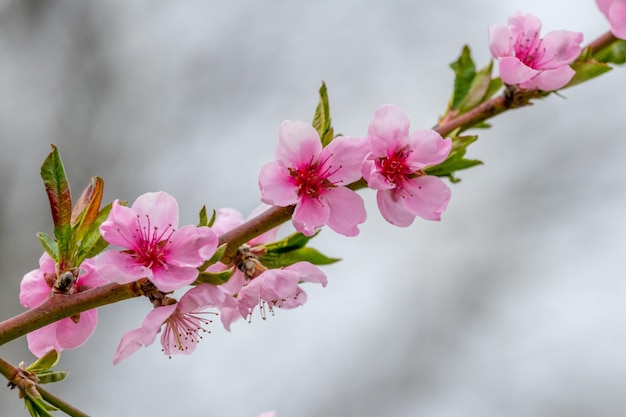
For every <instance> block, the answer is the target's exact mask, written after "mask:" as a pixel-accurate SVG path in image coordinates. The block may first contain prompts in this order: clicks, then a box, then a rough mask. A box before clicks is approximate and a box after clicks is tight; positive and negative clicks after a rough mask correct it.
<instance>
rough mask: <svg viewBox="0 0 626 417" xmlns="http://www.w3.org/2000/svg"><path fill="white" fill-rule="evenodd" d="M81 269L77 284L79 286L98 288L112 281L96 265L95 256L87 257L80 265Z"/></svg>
mask: <svg viewBox="0 0 626 417" xmlns="http://www.w3.org/2000/svg"><path fill="white" fill-rule="evenodd" d="M80 270H81V272H80V275H79V276H78V279H77V280H76V285H78V286H79V287H89V288H97V287H101V286H103V285H106V284H108V283H110V282H111V280H110V279H108V278H107V277H106V276H104V275H102V272H101V271H100V270H99V269H98V268H97V267H96V264H95V261H94V258H89V259H86V260H85V261H84V262H83V263H82V264H81V265H80Z"/></svg>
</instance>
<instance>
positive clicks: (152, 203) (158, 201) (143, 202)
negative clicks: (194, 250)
mask: <svg viewBox="0 0 626 417" xmlns="http://www.w3.org/2000/svg"><path fill="white" fill-rule="evenodd" d="M131 209H132V210H133V211H134V212H135V213H136V214H137V215H139V219H140V221H141V222H142V225H146V226H147V224H145V223H144V219H145V217H146V216H148V217H149V218H150V225H149V227H151V228H154V227H156V228H158V229H161V230H165V229H167V228H168V226H171V227H173V228H177V227H178V203H177V202H176V199H175V198H174V197H172V196H171V195H169V194H168V193H166V192H163V191H159V192H156V193H146V194H143V195H141V196H139V197H137V199H136V200H135V202H134V203H133V206H132V207H131Z"/></svg>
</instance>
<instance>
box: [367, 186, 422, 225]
mask: <svg viewBox="0 0 626 417" xmlns="http://www.w3.org/2000/svg"><path fill="white" fill-rule="evenodd" d="M376 202H377V203H378V209H379V210H380V214H382V215H383V218H384V219H385V220H387V221H388V222H389V223H391V224H393V225H394V226H398V227H407V226H410V225H411V224H412V223H413V221H414V220H415V215H414V214H412V213H411V212H409V211H408V210H407V208H405V207H404V203H403V198H402V197H400V195H399V194H398V193H397V192H396V191H395V190H379V191H378V192H377V193H376Z"/></svg>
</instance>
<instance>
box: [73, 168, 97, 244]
mask: <svg viewBox="0 0 626 417" xmlns="http://www.w3.org/2000/svg"><path fill="white" fill-rule="evenodd" d="M103 192H104V181H103V180H102V178H100V177H92V178H91V181H90V182H89V185H88V186H87V188H85V190H84V191H83V193H82V194H81V196H80V198H79V199H78V201H77V202H76V204H75V205H74V209H73V210H72V222H71V224H72V226H74V225H77V227H76V229H75V231H74V236H73V238H74V242H79V241H81V240H82V239H83V237H84V236H85V234H86V233H87V231H88V230H89V229H90V228H91V226H92V225H93V223H94V222H95V221H96V218H97V217H98V212H99V210H100V203H101V202H102V193H103Z"/></svg>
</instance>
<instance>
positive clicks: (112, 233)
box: [100, 200, 138, 249]
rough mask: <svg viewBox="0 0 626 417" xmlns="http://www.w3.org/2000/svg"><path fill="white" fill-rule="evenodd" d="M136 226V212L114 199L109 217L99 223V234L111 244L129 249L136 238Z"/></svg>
mask: <svg viewBox="0 0 626 417" xmlns="http://www.w3.org/2000/svg"><path fill="white" fill-rule="evenodd" d="M137 227H138V220H137V213H135V211H133V210H132V209H130V208H128V207H124V206H121V205H120V204H119V200H115V201H114V202H113V206H112V207H111V212H110V213H109V217H108V218H107V219H106V220H105V221H104V222H103V223H102V225H100V234H101V235H102V237H103V238H104V240H106V241H107V242H109V243H110V244H111V245H114V246H121V247H123V248H128V249H130V248H132V247H134V245H135V242H136V241H137V238H138V237H137V236H136V233H135V231H136V230H137Z"/></svg>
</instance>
